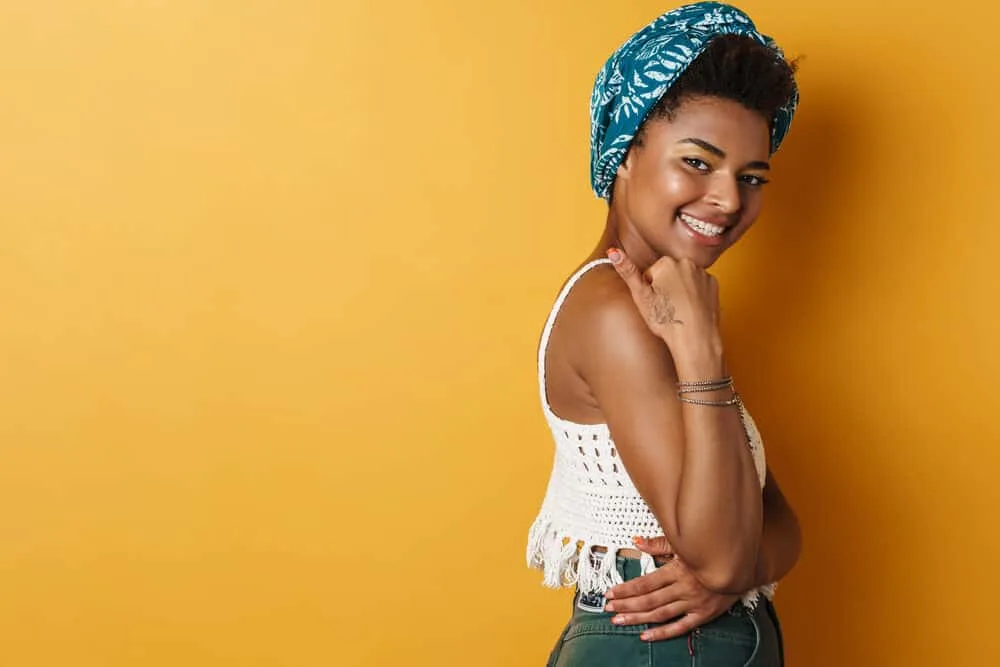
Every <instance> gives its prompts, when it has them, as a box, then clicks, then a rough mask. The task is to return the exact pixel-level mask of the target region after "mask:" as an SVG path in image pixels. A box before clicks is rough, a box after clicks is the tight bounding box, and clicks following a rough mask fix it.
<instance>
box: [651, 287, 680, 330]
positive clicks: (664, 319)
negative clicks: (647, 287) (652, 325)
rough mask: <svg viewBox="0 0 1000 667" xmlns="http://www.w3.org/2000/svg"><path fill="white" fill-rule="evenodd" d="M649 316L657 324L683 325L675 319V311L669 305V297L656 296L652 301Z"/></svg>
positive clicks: (663, 295)
mask: <svg viewBox="0 0 1000 667" xmlns="http://www.w3.org/2000/svg"><path fill="white" fill-rule="evenodd" d="M651 315H652V317H653V321H654V322H656V323H657V324H667V323H669V324H684V322H682V321H681V320H679V319H677V317H676V315H677V309H676V308H674V304H672V303H670V297H668V296H667V295H665V294H657V295H656V298H655V299H653V303H652V312H651Z"/></svg>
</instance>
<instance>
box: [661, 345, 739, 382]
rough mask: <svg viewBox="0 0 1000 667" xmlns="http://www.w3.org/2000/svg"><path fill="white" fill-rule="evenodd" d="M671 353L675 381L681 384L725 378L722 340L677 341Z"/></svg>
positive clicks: (725, 370) (725, 369) (726, 373)
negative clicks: (674, 349) (675, 371)
mask: <svg viewBox="0 0 1000 667" xmlns="http://www.w3.org/2000/svg"><path fill="white" fill-rule="evenodd" d="M677 348H678V349H677V350H676V351H673V350H671V352H672V356H673V358H674V367H675V368H676V369H677V379H678V380H680V381H681V382H699V381H703V380H715V379H719V378H723V377H726V376H727V375H728V372H727V371H728V369H727V367H726V358H725V355H724V354H723V350H722V340H721V339H720V338H719V337H717V336H715V337H698V338H696V339H694V340H692V341H691V342H684V341H679V344H678V345H677Z"/></svg>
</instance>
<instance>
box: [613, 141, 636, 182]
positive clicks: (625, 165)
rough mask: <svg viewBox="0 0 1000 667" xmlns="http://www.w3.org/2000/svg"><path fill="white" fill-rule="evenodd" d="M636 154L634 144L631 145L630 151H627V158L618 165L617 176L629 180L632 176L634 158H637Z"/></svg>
mask: <svg viewBox="0 0 1000 667" xmlns="http://www.w3.org/2000/svg"><path fill="white" fill-rule="evenodd" d="M634 156H635V150H634V146H629V147H628V152H627V153H625V159H624V160H622V163H621V164H620V165H618V170H617V171H616V172H615V176H616V177H617V178H620V179H622V180H624V181H627V180H628V179H629V176H631V174H632V163H633V160H634V159H635V157H634Z"/></svg>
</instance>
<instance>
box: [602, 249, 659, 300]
mask: <svg viewBox="0 0 1000 667" xmlns="http://www.w3.org/2000/svg"><path fill="white" fill-rule="evenodd" d="M608 259H610V260H611V263H612V264H614V267H615V270H616V271H618V275H619V276H621V277H622V280H624V281H625V284H626V285H628V288H629V291H631V292H632V298H633V299H635V301H636V303H643V302H645V301H646V299H648V298H649V296H650V295H651V294H652V288H651V287H650V286H649V283H647V282H646V281H645V280H643V278H642V274H640V273H639V269H638V268H636V266H635V264H633V263H632V260H631V259H629V258H628V256H627V255H626V254H625V252H624V251H623V250H619V249H618V248H611V249H610V250H608Z"/></svg>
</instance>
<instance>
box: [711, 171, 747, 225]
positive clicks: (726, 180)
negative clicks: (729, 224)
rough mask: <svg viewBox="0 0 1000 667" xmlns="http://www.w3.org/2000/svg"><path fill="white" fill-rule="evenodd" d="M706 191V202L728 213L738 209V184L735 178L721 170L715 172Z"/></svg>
mask: <svg viewBox="0 0 1000 667" xmlns="http://www.w3.org/2000/svg"><path fill="white" fill-rule="evenodd" d="M714 176H715V177H714V178H713V179H712V186H711V189H710V190H709V191H708V195H707V199H708V202H709V203H710V204H711V205H712V206H715V207H716V208H717V209H719V211H721V212H722V213H725V214H726V215H730V214H733V213H736V212H737V211H739V210H740V205H741V203H740V186H739V184H738V183H737V182H736V179H734V178H732V177H730V176H729V174H726V173H723V172H717V173H716V174H714Z"/></svg>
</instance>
